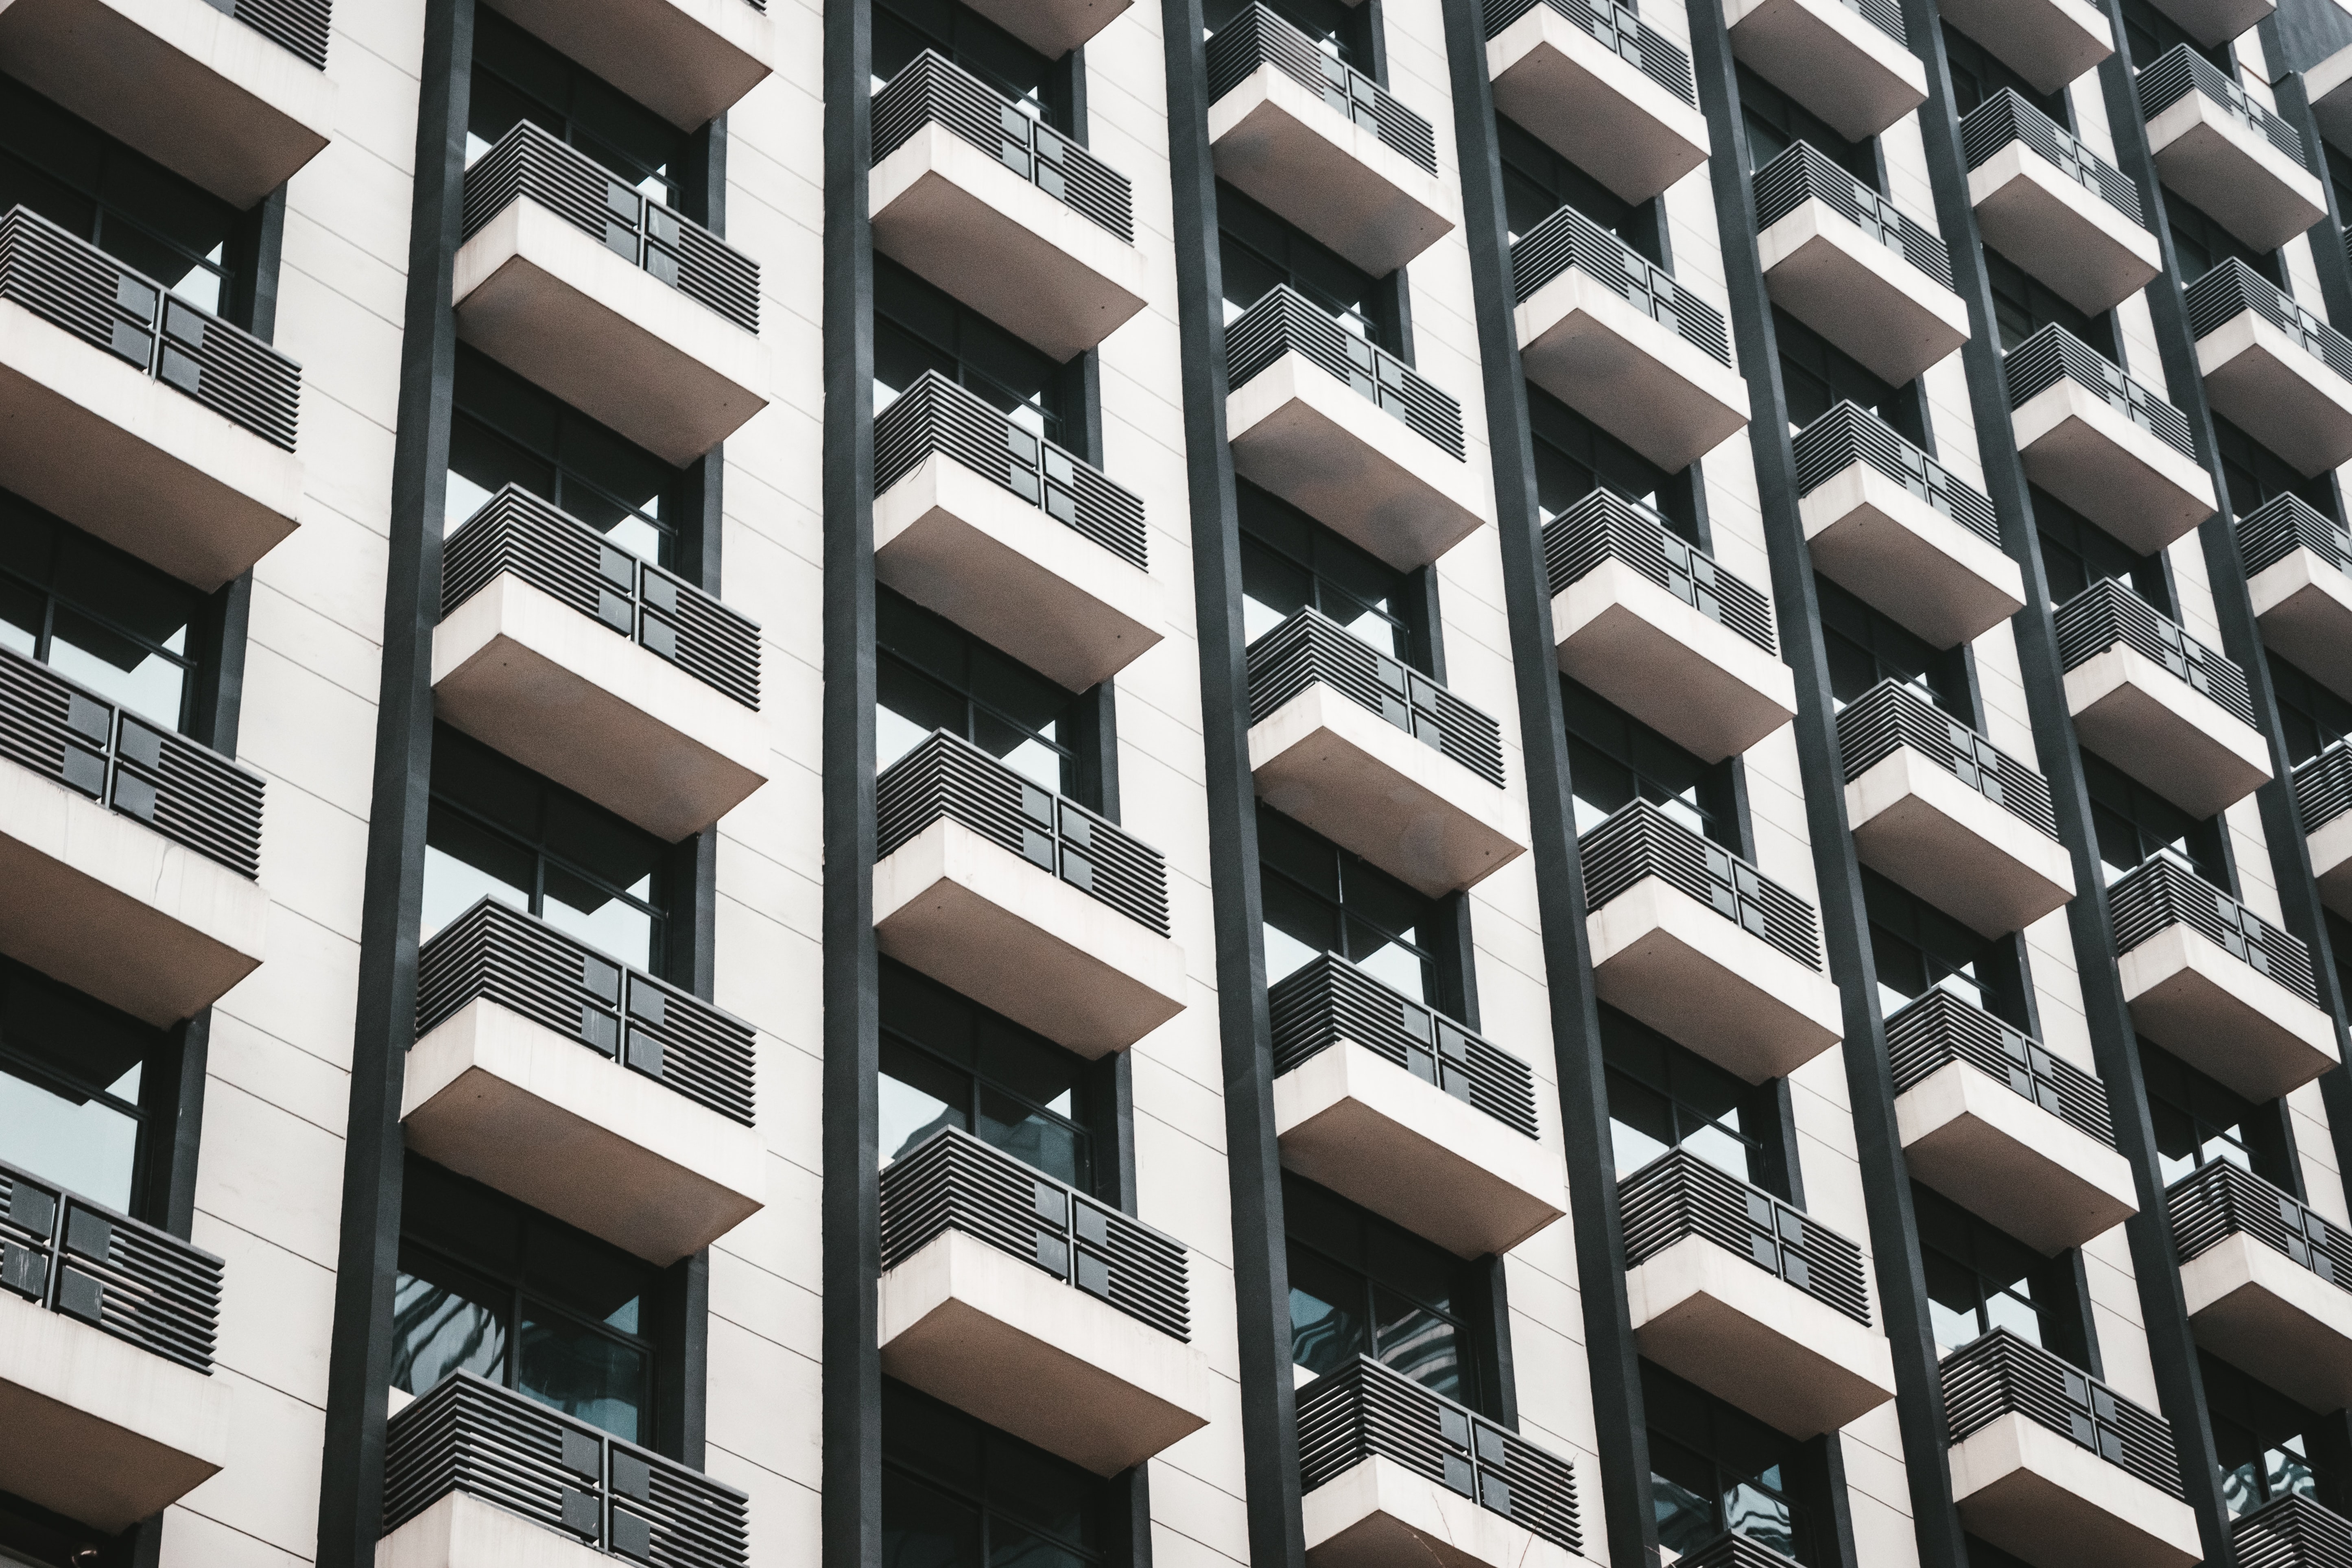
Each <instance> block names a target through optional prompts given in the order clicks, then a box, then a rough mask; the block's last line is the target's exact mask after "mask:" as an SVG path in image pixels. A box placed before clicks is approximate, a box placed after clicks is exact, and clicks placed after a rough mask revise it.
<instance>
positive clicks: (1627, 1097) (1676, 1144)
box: [1601, 1004, 1775, 1185]
mask: <svg viewBox="0 0 2352 1568" xmlns="http://www.w3.org/2000/svg"><path fill="white" fill-rule="evenodd" d="M1601 1056H1602V1058H1603V1059H1604V1060H1605V1061H1606V1062H1607V1063H1608V1083H1609V1134H1610V1143H1611V1147H1612V1151H1613V1152H1614V1153H1615V1155H1616V1162H1617V1174H1618V1176H1619V1177H1621V1178H1622V1177H1625V1176H1628V1175H1631V1174H1632V1173H1634V1172H1635V1171H1638V1170H1640V1169H1641V1168H1642V1167H1643V1166H1644V1165H1646V1164H1648V1163H1650V1162H1651V1161H1653V1160H1655V1159H1658V1158H1660V1157H1661V1156H1663V1155H1664V1154H1665V1153H1667V1152H1669V1151H1671V1150H1675V1149H1685V1150H1688V1151H1689V1152H1691V1153H1693V1154H1695V1155H1696V1156H1697V1157H1698V1158H1700V1159H1702V1160H1705V1161H1706V1163H1708V1164H1710V1165H1713V1166H1715V1167H1716V1168H1717V1169H1718V1170H1721V1171H1725V1172H1727V1173H1730V1174H1731V1175H1733V1176H1736V1177H1738V1179H1739V1180H1741V1181H1743V1182H1754V1183H1756V1184H1759V1185H1764V1184H1768V1181H1769V1170H1768V1164H1767V1161H1766V1156H1765V1152H1764V1148H1763V1142H1762V1139H1763V1134H1764V1131H1765V1126H1766V1123H1767V1121H1769V1113H1768V1112H1767V1111H1766V1110H1765V1107H1766V1106H1767V1105H1768V1104H1769V1103H1770V1102H1771V1101H1772V1100H1774V1098H1775V1096H1774V1095H1773V1092H1772V1091H1771V1090H1770V1089H1761V1090H1759V1089H1757V1088H1754V1087H1751V1086H1750V1085H1748V1084H1747V1083H1744V1082H1742V1081H1741V1080H1740V1079H1738V1078H1736V1077H1734V1076H1733V1075H1731V1074H1730V1073H1727V1072H1726V1071H1724V1070H1723V1069H1722V1068H1719V1067H1717V1066H1716V1065H1715V1064H1714V1063H1713V1062H1710V1061H1708V1060H1707V1059H1706V1058H1704V1057H1701V1056H1699V1055H1698V1054H1697V1053H1696V1052H1694V1051H1690V1050H1686V1049H1685V1048H1684V1047H1682V1046H1680V1045H1677V1044H1676V1043H1675V1042H1674V1041H1673V1040H1670V1039H1668V1038H1666V1037H1665V1036H1664V1035H1662V1034H1659V1033H1658V1032H1657V1031H1656V1030H1655V1029H1653V1028H1651V1027H1650V1026H1648V1025H1646V1024H1643V1023H1641V1022H1639V1021H1638V1020H1636V1019H1633V1018H1631V1017H1628V1016H1626V1015H1625V1014H1622V1013H1620V1012H1619V1011H1617V1009H1615V1008H1614V1007H1612V1006H1609V1005H1606V1004H1603V1005H1602V1006H1601Z"/></svg>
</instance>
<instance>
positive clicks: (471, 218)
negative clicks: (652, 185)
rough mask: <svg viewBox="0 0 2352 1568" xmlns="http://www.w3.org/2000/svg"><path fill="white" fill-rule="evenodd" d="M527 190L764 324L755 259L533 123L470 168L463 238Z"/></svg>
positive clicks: (638, 259)
mask: <svg viewBox="0 0 2352 1568" xmlns="http://www.w3.org/2000/svg"><path fill="white" fill-rule="evenodd" d="M526 196H528V197H529V198H530V200H532V201H535V202H537V203H538V204H539V205H541V206H543V207H545V208H546V209H547V210H548V211H550V212H551V213H553V214H554V215H555V216H558V217H560V218H562V220H563V221H564V222H566V223H568V224H570V225H571V226H572V227H574V228H576V229H578V230H580V232H582V233H583V234H585V235H589V236H591V237H594V238H596V239H600V240H602V241H604V246H605V248H607V249H609V250H611V251H613V252H614V253H615V254H616V255H618V256H620V257H621V258H623V259H624V260H626V261H627V262H628V263H629V264H630V265H632V266H634V267H641V268H645V269H646V271H647V272H650V273H652V274H653V275H654V276H655V277H656V278H657V279H660V280H661V281H662V282H664V283H667V284H668V285H669V286H670V287H671V288H673V289H677V291H678V292H679V293H681V294H683V295H685V296H686V297H687V298H688V299H689V300H693V301H695V302H696V303H697V304H698V305H702V306H705V307H707V308H709V310H714V311H716V312H717V313H718V314H719V315H721V316H724V317H725V318H726V319H727V320H729V321H732V322H734V323H735V324H736V325H737V326H739V327H740V328H742V329H743V330H744V331H747V332H756V331H759V330H760V264H759V263H758V262H756V261H754V260H752V259H751V258H750V257H748V256H746V255H744V254H743V253H742V252H741V251H740V250H738V249H736V248H735V247H733V246H731V245H729V244H728V243H727V242H726V241H725V240H723V239H721V238H719V237H718V236H717V235H715V234H713V233H711V232H710V231H709V229H707V228H705V227H703V226H701V225H700V224H698V223H697V222H695V221H694V220H693V219H692V218H690V217H688V216H685V215H684V214H682V213H679V212H677V211H675V210H674V209H672V208H670V207H667V206H665V205H662V204H661V203H659V202H657V201H656V200H654V199H653V198H652V197H651V196H648V195H644V194H642V193H641V192H639V191H637V190H636V189H635V187H633V186H631V185H628V184H624V183H623V182H622V181H621V179H620V177H619V176H618V175H616V174H613V173H612V172H611V171H609V170H607V169H606V168H605V167H604V165H603V164H602V163H597V162H596V160H594V159H593V158H591V157H589V156H588V154H586V153H583V152H580V151H579V150H577V149H576V148H574V147H572V146H571V145H570V144H568V143H566V142H561V141H558V140H557V139H556V138H555V137H553V136H551V135H549V134H548V133H547V132H544V131H542V130H541V129H540V128H539V127H538V126H536V125H534V124H532V123H531V122H530V121H528V120H525V121H519V122H518V123H517V124H516V125H515V128H514V129H513V130H511V131H509V132H507V133H506V134H505V135H503V136H501V137H499V140H498V143H497V145H495V146H493V147H492V148H491V149H490V150H489V151H488V152H487V153H483V154H482V155H481V156H480V157H479V158H478V159H476V160H475V161H474V165H473V167H472V168H470V169H467V171H466V195H465V228H464V232H463V234H462V236H461V240H463V239H471V238H473V237H474V236H475V234H476V233H477V232H478V231H479V230H480V229H481V228H482V226H484V225H486V224H488V222H489V221H490V220H491V219H492V218H494V217H496V216H499V214H500V213H502V212H504V211H506V209H507V208H508V207H509V206H511V205H514V204H515V203H516V202H518V201H520V200H521V199H523V198H524V197H526Z"/></svg>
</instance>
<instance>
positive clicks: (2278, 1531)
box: [2230, 1496, 2352, 1568]
mask: <svg viewBox="0 0 2352 1568" xmlns="http://www.w3.org/2000/svg"><path fill="white" fill-rule="evenodd" d="M2230 1539H2231V1543H2232V1544H2233V1545H2235V1546H2236V1548H2237V1557H2238V1568H2352V1521H2347V1520H2346V1519H2345V1518H2344V1517H2343V1516H2342V1515H2341V1514H2338V1513H2336V1512H2334V1511H2332V1510H2328V1509H2325V1508H2322V1507H2321V1506H2320V1505H2319V1504H2317V1503H2315V1502H2314V1501H2312V1500H2310V1499H2309V1498H2305V1497H2294V1496H2288V1497H2283V1498H2280V1499H2278V1500H2276V1501H2274V1502H2269V1503H2265V1504H2263V1506H2262V1507H2261V1508H2258V1509H2256V1510H2253V1511H2252V1513H2249V1514H2245V1515H2242V1517H2240V1518H2239V1519H2238V1520H2237V1521H2236V1522H2234V1523H2233V1524H2231V1526H2230Z"/></svg>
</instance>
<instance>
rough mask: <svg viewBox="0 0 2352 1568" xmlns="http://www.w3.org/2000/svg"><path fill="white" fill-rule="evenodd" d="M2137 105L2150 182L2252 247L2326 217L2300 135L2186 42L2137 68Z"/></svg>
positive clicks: (2272, 244)
mask: <svg viewBox="0 0 2352 1568" xmlns="http://www.w3.org/2000/svg"><path fill="white" fill-rule="evenodd" d="M2264 8H2265V9H2267V6H2265V7H2264ZM2139 107H2140V112H2141V113H2143V114H2144V115H2146V116H2147V146H2148V151H2149V152H2150V153H2153V154H2154V155H2155V158H2156V173H2157V177H2158V179H2160V180H2162V181H2163V182H2164V183H2165V184H2168V185H2169V186H2171V187H2172V188H2173V189H2174V190H2176V191H2179V193H2180V194H2181V195H2184V196H2187V197H2188V198H2189V200H2190V201H2191V202H2194V203H2195V204H2196V205H2198V207H2199V208H2200V209H2201V210H2202V211H2204V212H2206V213H2209V214H2210V215H2211V216H2212V217H2213V219H2214V221H2215V222H2217V223H2219V224H2220V225H2221V226H2222V227H2223V228H2226V229H2228V230H2229V231H2230V232H2231V233H2232V234H2234V235H2236V236H2237V237H2239V238H2240V239H2242V240H2244V241H2245V242H2246V244H2247V245H2249V246H2250V247H2252V248H2254V249H2256V250H2276V249H2277V248H2278V247H2280V246H2282V245H2284V244H2285V243H2286V242H2287V241H2288V240H2290V239H2293V238H2294V237H2295V236H2296V235H2298V234H2301V233H2302V232H2303V231H2304V230H2305V229H2307V228H2309V227H2310V226H2312V225H2313V224H2315V223H2317V222H2318V221H2319V220H2320V219H2321V218H2323V217H2326V216H2327V201H2326V195H2325V194H2324V193H2323V192H2322V191H2321V190H2320V188H2319V182H2318V181H2317V180H2315V179H2314V178H2313V177H2312V175H2311V174H2310V172H2309V171H2308V170H2307V169H2306V168H2305V165H2304V148H2303V137H2302V135H2301V134H2300V133H2299V132H2296V131H2295V129H2294V127H2293V126H2292V125H2289V124H2288V123H2287V122H2286V121H2284V120H2281V119H2280V118H2279V117H2278V116H2277V115H2275V114H2273V113H2272V112H2271V111H2270V110H2267V109H2265V108H2263V106H2262V105H2261V104H2259V103H2257V102H2255V101H2254V100H2252V98H2250V97H2248V96H2247V94H2246V89H2244V88H2242V87H2240V86H2239V85H2238V84H2237V83H2236V82H2234V81H2231V79H2229V78H2228V77H2227V76H2225V75H2223V74H2222V72H2221V68H2220V67H2218V66H2216V65H2215V64H2213V62H2212V61H2210V60H2209V59H2207V58H2205V57H2204V56H2202V55H2200V54H2198V53H2197V52H2196V51H2194V50H2193V49H2191V48H2190V47H2189V46H2188V45H2186V44H2181V45H2179V46H2178V47H2174V48H2173V49H2171V50H2169V51H2168V52H2167V53H2165V54H2162V55H2159V56H2158V57H2157V58H2155V59H2153V60H2151V61H2149V62H2148V63H2147V65H2146V66H2143V67H2142V68H2140V72H2139Z"/></svg>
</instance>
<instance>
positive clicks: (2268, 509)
mask: <svg viewBox="0 0 2352 1568" xmlns="http://www.w3.org/2000/svg"><path fill="white" fill-rule="evenodd" d="M2238 554H2239V558H2240V559H2241V560H2242V562H2243V563H2244V564H2245V569H2246V592H2247V595H2248V597H2250V598H2251V599H2252V601H2253V609H2254V619H2255V621H2256V623H2257V624H2258V625H2260V626H2261V627H2262V632H2263V644H2264V645H2265V646H2266V647H2273V648H2276V649H2277V650H2278V651H2279V652H2281V653H2283V654H2284V655H2286V657H2287V658H2290V659H2293V660H2294V665H2295V668H2298V669H2301V670H2303V671H2305V673H2306V674H2309V675H2312V676H2314V677H2315V678H2317V679H2319V680H2320V681H2321V682H2322V683H2323V684H2325V685H2326V686H2328V687H2330V688H2332V689H2334V690H2335V691H2336V693H2337V694H2338V695H2339V696H2352V535H2347V533H2346V532H2345V530H2344V526H2343V524H2341V523H2339V522H2337V521H2335V520H2334V519H2333V518H2329V517H2324V516H2322V515H2321V514H2320V513H2319V512H2318V511H2316V510H2313V508H2312V506H2311V504H2310V503H2309V502H2307V501H2305V500H2304V499H2303V498H2302V497H2301V496H2296V495H2282V496H2278V497H2275V498H2273V500H2269V501H2266V502H2264V503H2263V505H2262V506H2259V507H2257V508H2255V509H2254V510H2252V511H2251V512H2249V513H2247V514H2246V515H2245V516H2244V517H2242V518H2240V519H2239V520H2238Z"/></svg>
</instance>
